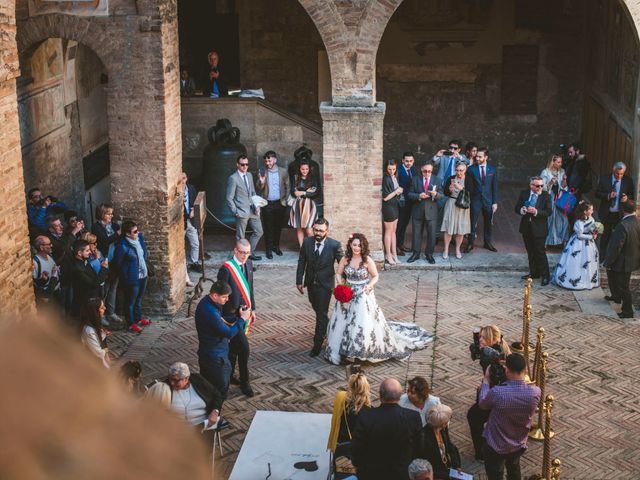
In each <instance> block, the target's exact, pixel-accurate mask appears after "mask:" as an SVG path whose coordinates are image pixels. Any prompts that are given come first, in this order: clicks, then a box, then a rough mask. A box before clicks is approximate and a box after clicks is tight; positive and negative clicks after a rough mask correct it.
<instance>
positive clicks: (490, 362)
mask: <svg viewBox="0 0 640 480" xmlns="http://www.w3.org/2000/svg"><path fill="white" fill-rule="evenodd" d="M469 352H470V353H471V360H474V361H475V360H480V367H481V368H482V371H483V372H485V371H486V369H487V367H489V385H490V386H491V387H493V386H495V385H500V384H501V383H502V382H504V381H506V379H507V377H506V376H505V373H504V367H503V366H502V363H501V362H502V361H504V360H505V355H504V353H503V352H502V348H501V347H500V345H499V344H496V345H493V346H491V347H484V348H481V347H480V328H479V327H476V328H474V329H473V343H472V344H471V345H469Z"/></svg>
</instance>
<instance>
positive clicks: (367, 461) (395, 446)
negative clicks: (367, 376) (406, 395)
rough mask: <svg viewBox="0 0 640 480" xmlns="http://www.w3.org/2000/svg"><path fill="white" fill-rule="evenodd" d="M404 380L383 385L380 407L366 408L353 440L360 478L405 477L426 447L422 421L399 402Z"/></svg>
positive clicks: (360, 416)
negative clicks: (423, 447)
mask: <svg viewBox="0 0 640 480" xmlns="http://www.w3.org/2000/svg"><path fill="white" fill-rule="evenodd" d="M402 393H403V392H402V387H401V385H400V383H399V382H398V381H397V380H395V379H393V378H387V379H386V380H384V381H383V382H382V383H381V384H380V403H381V404H380V406H379V407H377V408H371V409H362V410H361V411H360V414H359V415H358V421H357V422H356V428H355V430H354V433H353V439H352V441H351V461H352V463H353V465H354V466H355V467H356V470H357V472H358V479H360V480H389V479H394V480H405V479H408V478H409V474H408V467H409V464H410V463H411V461H412V460H413V459H414V458H418V456H419V453H420V451H421V449H422V420H420V414H419V413H418V412H416V411H414V410H410V409H407V408H402V407H401V406H400V405H398V402H399V401H400V397H401V395H402Z"/></svg>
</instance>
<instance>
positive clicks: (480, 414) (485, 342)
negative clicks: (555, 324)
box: [467, 325, 511, 460]
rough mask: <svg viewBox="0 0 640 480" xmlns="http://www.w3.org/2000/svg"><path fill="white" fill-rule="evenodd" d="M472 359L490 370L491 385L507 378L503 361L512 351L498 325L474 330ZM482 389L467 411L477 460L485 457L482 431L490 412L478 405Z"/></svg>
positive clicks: (483, 369)
mask: <svg viewBox="0 0 640 480" xmlns="http://www.w3.org/2000/svg"><path fill="white" fill-rule="evenodd" d="M469 350H470V352H471V360H480V368H482V372H483V373H485V372H487V371H488V372H490V375H491V377H490V379H491V382H490V386H491V387H493V386H495V385H499V384H501V383H502V382H504V381H505V380H506V377H505V374H504V368H503V367H502V362H504V359H505V357H506V355H509V354H510V353H511V349H510V348H509V344H508V343H507V342H506V341H505V340H504V338H502V332H500V329H499V328H498V327H497V325H487V326H486V327H482V328H479V329H476V330H475V331H474V332H473V343H472V344H471V345H469ZM479 395H480V389H479V388H478V392H477V393H476V402H475V403H474V404H473V405H472V406H471V408H470V409H469V411H468V412H467V421H468V422H469V430H470V431H471V440H472V441H473V448H474V450H475V457H476V460H482V459H483V452H482V446H483V440H482V432H483V430H484V424H485V422H486V421H487V420H488V419H489V412H488V411H486V410H483V409H482V408H480V406H479V405H478V401H479Z"/></svg>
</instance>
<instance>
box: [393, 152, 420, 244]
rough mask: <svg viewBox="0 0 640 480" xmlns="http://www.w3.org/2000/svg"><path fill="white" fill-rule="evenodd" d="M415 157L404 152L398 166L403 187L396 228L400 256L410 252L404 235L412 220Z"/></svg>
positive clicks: (399, 178)
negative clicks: (409, 194)
mask: <svg viewBox="0 0 640 480" xmlns="http://www.w3.org/2000/svg"><path fill="white" fill-rule="evenodd" d="M414 162H415V158H414V156H413V153H412V152H404V153H403V154H402V165H399V166H398V175H397V177H398V185H399V186H401V187H402V190H403V193H402V196H401V197H400V199H401V202H400V207H399V209H398V226H397V228H396V244H397V245H398V248H397V251H398V256H404V253H405V252H408V251H409V249H408V248H404V237H405V236H406V233H407V226H408V225H409V221H410V220H411V206H412V205H411V201H410V200H409V198H408V196H407V195H408V193H409V187H410V186H411V182H412V180H413V177H415V176H416V171H415V169H414V168H413V164H414Z"/></svg>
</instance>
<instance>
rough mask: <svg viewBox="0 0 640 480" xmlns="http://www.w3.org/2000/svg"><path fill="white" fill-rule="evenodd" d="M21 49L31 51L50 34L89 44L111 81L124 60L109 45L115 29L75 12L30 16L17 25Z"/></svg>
mask: <svg viewBox="0 0 640 480" xmlns="http://www.w3.org/2000/svg"><path fill="white" fill-rule="evenodd" d="M17 30H18V31H17V34H16V43H17V46H18V53H19V54H22V53H23V52H26V51H28V50H29V49H31V48H34V47H35V46H37V45H38V44H40V43H42V42H43V41H45V40H47V39H49V38H62V39H64V40H74V41H77V42H78V43H81V44H83V45H85V46H86V47H88V48H90V49H91V50H92V51H93V53H95V54H96V56H97V57H98V58H99V59H100V61H101V62H102V64H103V65H104V66H105V68H106V70H107V73H108V74H109V81H111V80H112V78H114V79H115V78H117V76H118V73H119V71H120V69H121V66H122V63H121V62H120V61H119V59H118V58H117V55H116V52H115V51H114V50H113V49H112V48H111V47H110V45H113V43H114V42H110V38H109V37H112V36H114V33H115V32H110V33H108V32H107V28H106V25H105V24H99V23H96V22H95V21H92V20H91V19H90V18H86V17H78V16H73V15H61V14H49V15H40V16H36V17H30V18H29V19H27V20H26V21H25V22H23V23H21V24H20V26H19V27H18V29H17Z"/></svg>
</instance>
